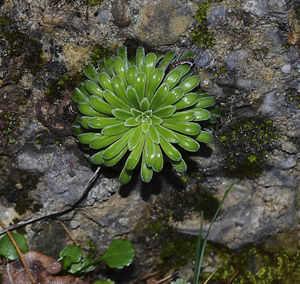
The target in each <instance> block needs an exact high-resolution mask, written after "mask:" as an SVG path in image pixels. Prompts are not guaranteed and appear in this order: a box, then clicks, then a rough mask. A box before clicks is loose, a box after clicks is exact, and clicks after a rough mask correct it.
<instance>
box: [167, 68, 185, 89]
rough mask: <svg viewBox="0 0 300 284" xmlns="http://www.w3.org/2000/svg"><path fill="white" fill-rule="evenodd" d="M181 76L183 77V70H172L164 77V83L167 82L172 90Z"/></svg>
mask: <svg viewBox="0 0 300 284" xmlns="http://www.w3.org/2000/svg"><path fill="white" fill-rule="evenodd" d="M181 77H182V73H181V71H179V70H172V71H171V72H169V73H168V74H167V76H166V78H165V79H164V83H167V84H168V85H169V87H170V90H171V89H173V88H174V87H175V86H176V85H177V83H178V82H179V80H180V78H181Z"/></svg>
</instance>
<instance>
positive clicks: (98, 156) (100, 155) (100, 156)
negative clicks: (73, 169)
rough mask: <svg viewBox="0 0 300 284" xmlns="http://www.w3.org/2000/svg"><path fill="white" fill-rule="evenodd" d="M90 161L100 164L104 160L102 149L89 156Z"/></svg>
mask: <svg viewBox="0 0 300 284" xmlns="http://www.w3.org/2000/svg"><path fill="white" fill-rule="evenodd" d="M90 159H91V162H92V163H94V164H96V165H101V164H102V163H103V161H104V159H103V151H100V152H98V153H96V154H94V155H93V156H91V158H90Z"/></svg>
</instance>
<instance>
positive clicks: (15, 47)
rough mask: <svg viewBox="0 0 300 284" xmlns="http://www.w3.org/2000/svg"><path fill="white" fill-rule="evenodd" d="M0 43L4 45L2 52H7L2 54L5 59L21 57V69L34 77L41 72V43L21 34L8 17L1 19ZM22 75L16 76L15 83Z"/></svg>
mask: <svg viewBox="0 0 300 284" xmlns="http://www.w3.org/2000/svg"><path fill="white" fill-rule="evenodd" d="M0 41H2V43H1V45H4V46H2V50H4V51H5V52H3V53H2V56H3V58H4V59H8V60H10V59H11V58H14V57H21V58H22V60H23V62H22V66H21V67H22V68H21V69H23V68H24V69H26V70H28V71H30V72H31V73H32V74H33V75H35V74H37V72H39V71H40V69H41V67H42V65H43V64H42V59H41V54H42V52H43V50H42V47H41V43H39V42H38V41H37V40H36V39H34V38H32V37H30V36H28V35H26V34H25V33H23V32H21V31H20V30H19V28H18V27H17V26H16V25H15V23H13V22H12V21H11V20H9V19H8V18H7V17H2V18H0ZM13 64H14V63H13ZM15 64H16V68H20V67H19V66H17V63H15ZM21 71H22V70H21ZM22 75H23V73H22V72H20V74H19V75H18V76H17V75H16V77H15V78H14V79H15V81H18V80H19V79H20V77H21V76H22Z"/></svg>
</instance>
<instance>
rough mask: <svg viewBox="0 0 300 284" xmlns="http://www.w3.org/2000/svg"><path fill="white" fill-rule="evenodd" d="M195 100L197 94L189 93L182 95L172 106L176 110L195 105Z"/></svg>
mask: <svg viewBox="0 0 300 284" xmlns="http://www.w3.org/2000/svg"><path fill="white" fill-rule="evenodd" d="M197 100H198V97H197V94H195V93H189V94H186V95H185V96H184V97H182V98H181V99H180V100H179V101H178V102H177V103H176V104H175V105H174V106H175V107H176V110H180V109H184V108H188V107H191V106H193V105H195V104H196V103H197Z"/></svg>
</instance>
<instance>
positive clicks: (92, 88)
mask: <svg viewBox="0 0 300 284" xmlns="http://www.w3.org/2000/svg"><path fill="white" fill-rule="evenodd" d="M84 87H85V88H86V90H87V91H88V92H89V93H90V94H92V95H95V96H98V97H100V98H102V97H103V90H102V89H101V88H100V87H99V86H98V84H96V83H95V82H93V81H91V80H85V81H84Z"/></svg>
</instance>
